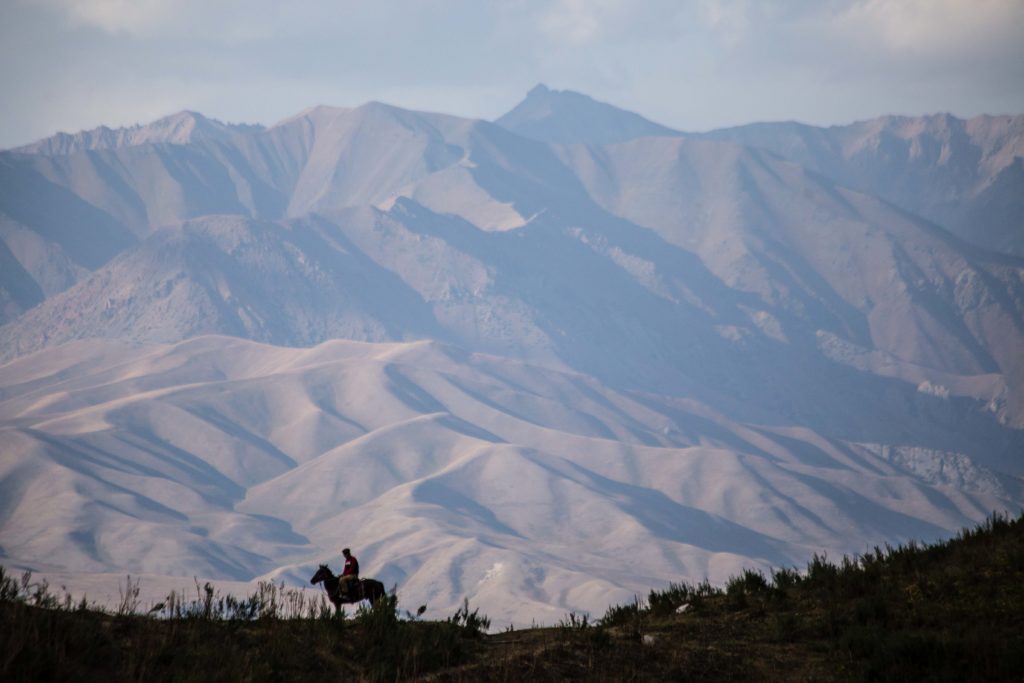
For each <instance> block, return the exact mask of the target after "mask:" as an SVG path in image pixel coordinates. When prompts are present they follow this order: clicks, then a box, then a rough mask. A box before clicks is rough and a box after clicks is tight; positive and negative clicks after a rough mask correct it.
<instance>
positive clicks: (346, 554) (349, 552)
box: [341, 548, 352, 557]
mask: <svg viewBox="0 0 1024 683" xmlns="http://www.w3.org/2000/svg"><path fill="white" fill-rule="evenodd" d="M351 552H352V551H350V550H349V549H348V548H345V549H344V550H342V551H341V554H342V555H344V556H345V557H348V556H349V555H350V554H351Z"/></svg>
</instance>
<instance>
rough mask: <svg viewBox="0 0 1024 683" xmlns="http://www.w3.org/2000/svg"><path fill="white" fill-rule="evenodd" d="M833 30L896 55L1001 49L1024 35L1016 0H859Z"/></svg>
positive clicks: (1022, 8)
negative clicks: (877, 45)
mask: <svg viewBox="0 0 1024 683" xmlns="http://www.w3.org/2000/svg"><path fill="white" fill-rule="evenodd" d="M832 23H833V28H834V29H835V30H836V31H837V33H839V34H842V35H845V36H847V37H848V38H856V37H859V38H861V39H862V40H863V39H868V40H867V41H866V42H871V43H877V44H880V45H882V46H884V48H886V49H887V50H888V51H890V52H892V53H895V54H901V55H935V54H949V53H951V52H953V53H959V52H964V51H970V52H974V51H977V50H979V49H989V50H991V49H993V48H995V49H1001V48H1003V47H1005V46H1006V44H1007V43H1008V42H1009V41H1012V42H1013V43H1014V44H1017V45H1018V46H1019V45H1020V43H1021V42H1022V41H1024V31H1022V29H1024V3H1022V2H1020V0H859V1H858V2H853V3H851V4H850V5H849V6H848V7H847V8H845V10H843V11H842V12H840V13H838V14H837V15H836V16H835V19H834V20H833V22H832Z"/></svg>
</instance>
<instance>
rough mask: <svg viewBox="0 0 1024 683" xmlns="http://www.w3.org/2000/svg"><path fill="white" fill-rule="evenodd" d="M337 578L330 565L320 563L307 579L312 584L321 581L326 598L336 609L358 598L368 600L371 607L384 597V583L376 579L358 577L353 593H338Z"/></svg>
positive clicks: (356, 600)
mask: <svg viewBox="0 0 1024 683" xmlns="http://www.w3.org/2000/svg"><path fill="white" fill-rule="evenodd" d="M339 578H341V577H338V576H335V575H334V573H333V572H332V571H331V569H330V567H328V566H327V565H326V564H322V565H320V568H319V569H317V570H316V574H313V578H312V579H310V580H309V582H310V583H312V584H314V585H316V584H318V583H320V582H321V581H322V582H323V584H324V590H325V591H327V598H328V599H329V600H330V601H331V603H332V604H333V605H334V609H336V610H340V609H341V606H342V605H351V604H353V603H356V602H359V601H360V600H369V602H370V606H371V607H373V604H374V603H375V602H377V600H379V599H380V598H382V597H384V584H383V583H381V582H380V581H377V580H376V579H359V580H358V581H356V582H355V586H356V590H355V595H339V594H338V579H339Z"/></svg>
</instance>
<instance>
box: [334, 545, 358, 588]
mask: <svg viewBox="0 0 1024 683" xmlns="http://www.w3.org/2000/svg"><path fill="white" fill-rule="evenodd" d="M341 554H342V555H344V556H345V568H344V569H343V570H342V571H341V578H340V580H339V581H338V592H339V593H341V595H342V596H344V597H350V596H351V597H354V595H355V590H354V589H355V588H356V586H357V585H358V582H359V560H357V559H356V556H355V555H353V554H352V551H350V550H349V549H348V548H345V549H344V550H342V551H341Z"/></svg>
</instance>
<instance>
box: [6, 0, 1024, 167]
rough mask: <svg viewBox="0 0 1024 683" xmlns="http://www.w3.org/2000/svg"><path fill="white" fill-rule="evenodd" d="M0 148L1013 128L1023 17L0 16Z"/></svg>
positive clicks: (405, 7) (973, 6)
mask: <svg viewBox="0 0 1024 683" xmlns="http://www.w3.org/2000/svg"><path fill="white" fill-rule="evenodd" d="M0 59H2V62H0V63H2V64H3V66H2V67H0V85H2V88H3V93H4V95H3V118H2V121H0V147H9V146H12V145H16V144H20V143H25V142H29V141H31V140H34V139H37V138H40V137H43V136H46V135H50V134H52V133H53V132H56V131H58V130H65V131H76V130H80V129H83V128H91V127H94V126H97V125H99V124H101V123H102V124H107V125H110V126H117V125H126V124H132V123H137V122H145V121H150V120H153V119H155V118H159V117H160V116H163V115H166V114H170V113H173V112H175V111H179V110H182V109H194V110H198V111H201V112H203V113H204V114H206V115H208V116H212V117H215V118H219V119H222V120H226V121H232V122H259V123H266V124H270V123H273V122H275V121H277V120H280V119H282V118H284V117H286V116H288V115H291V114H293V113H295V112H297V111H299V110H301V109H304V108H306V107H308V106H311V105H314V104H332V105H339V106H354V105H358V104H361V103H363V102H366V101H368V100H381V101H384V102H389V103H392V104H396V105H399V106H404V107H409V108H414V109H425V110H433V111H444V112H448V113H453V114H459V115H463V116H473V117H481V118H488V119H490V118H495V117H497V116H500V115H501V114H503V113H504V112H505V111H507V110H508V109H510V108H512V107H513V106H514V105H515V104H516V103H517V102H518V101H519V100H521V99H522V97H523V96H524V95H525V93H526V91H527V90H528V89H529V88H531V87H532V86H533V85H535V84H536V83H538V82H543V83H546V84H547V85H548V86H549V87H552V88H559V89H560V88H566V89H571V90H577V91H579V92H583V93H586V94H588V95H591V96H592V97H594V98H596V99H599V100H603V101H606V102H610V103H612V104H615V105H617V106H621V107H623V108H626V109H630V110H632V111H636V112H638V113H641V114H643V115H645V116H647V117H648V118H651V119H654V120H655V121H658V122H660V123H664V124H666V125H669V126H672V127H675V128H680V129H684V130H706V129H710V128H716V127H721V126H726V125H733V124H738V123H747V122H751V121H759V120H781V119H796V120H800V121H805V122H809V123H817V124H827V123H845V122H849V121H852V120H855V119H863V118H870V117H873V116H877V115H880V114H886V113H902V114H921V113H932V112H937V111H949V112H952V113H954V114H957V115H960V116H970V115H974V114H978V113H982V112H988V113H1024V0H788V1H785V2H783V1H772V0H549V1H541V0H505V1H504V2H499V1H497V0H495V1H493V2H488V1H486V0H430V1H428V0H419V1H417V0H406V1H405V2H388V1H386V0H374V1H373V2H357V1H355V0H334V1H333V2H328V1H327V0H309V1H305V2H303V1H301V0H295V1H292V2H283V1H282V2H270V1H269V0H0Z"/></svg>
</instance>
